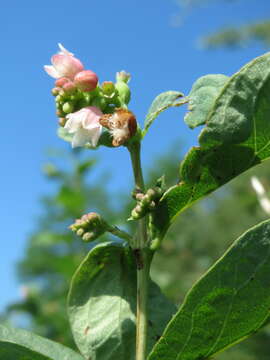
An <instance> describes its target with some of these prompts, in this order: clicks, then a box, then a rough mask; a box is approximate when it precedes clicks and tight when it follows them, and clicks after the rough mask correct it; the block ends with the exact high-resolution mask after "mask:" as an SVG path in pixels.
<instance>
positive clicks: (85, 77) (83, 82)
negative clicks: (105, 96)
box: [74, 70, 98, 91]
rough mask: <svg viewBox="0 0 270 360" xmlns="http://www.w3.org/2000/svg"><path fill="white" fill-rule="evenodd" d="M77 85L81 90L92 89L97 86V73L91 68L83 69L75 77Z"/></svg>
mask: <svg viewBox="0 0 270 360" xmlns="http://www.w3.org/2000/svg"><path fill="white" fill-rule="evenodd" d="M74 83H75V85H76V86H77V87H78V88H79V89H80V90H81V91H92V90H94V89H95V88H96V87H97V83H98V77H97V74H96V73H94V72H93V71H91V70H83V71H81V72H79V73H78V74H77V75H76V76H75V77H74Z"/></svg>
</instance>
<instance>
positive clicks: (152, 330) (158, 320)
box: [68, 243, 176, 360]
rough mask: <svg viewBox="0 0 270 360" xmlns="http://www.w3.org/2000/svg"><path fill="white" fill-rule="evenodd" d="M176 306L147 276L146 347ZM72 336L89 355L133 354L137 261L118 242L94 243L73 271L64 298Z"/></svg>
mask: <svg viewBox="0 0 270 360" xmlns="http://www.w3.org/2000/svg"><path fill="white" fill-rule="evenodd" d="M175 311H176V309H175V307H174V305H172V304H171V303H170V302H169V301H168V300H167V299H166V298H165V297H164V296H163V295H162V294H161V293H160V290H159V288H158V287H157V285H155V284H154V283H153V282H151V286H150V290H149V320H150V321H149V338H148V343H149V350H150V349H151V348H152V346H153V344H154V343H155V342H156V340H157V338H158V337H159V336H160V334H161V333H162V331H163V329H164V328H165V325H166V324H167V322H168V320H169V319H170V318H171V316H172V314H173V313H175ZM68 312H69V318H70V322H71V327H72V331H73V335H74V339H75V341H76V343H77V346H78V348H79V349H80V351H81V352H82V354H83V355H84V356H85V357H86V358H87V359H88V358H91V360H99V359H102V360H134V358H135V332H136V329H135V321H136V318H135V317H136V266H135V261H134V257H133V254H132V252H131V250H130V249H129V248H127V247H123V245H122V244H120V243H102V244H98V245H97V246H95V247H94V248H93V249H92V250H91V251H90V252H89V254H88V255H87V257H86V258H85V260H84V261H83V262H82V264H81V265H80V267H79V269H78V270H77V272H76V273H75V275H74V277H73V280H72V283H71V288H70V293H69V300H68Z"/></svg>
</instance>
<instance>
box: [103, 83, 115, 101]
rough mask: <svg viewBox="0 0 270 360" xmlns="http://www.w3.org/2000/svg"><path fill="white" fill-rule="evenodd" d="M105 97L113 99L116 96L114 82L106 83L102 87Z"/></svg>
mask: <svg viewBox="0 0 270 360" xmlns="http://www.w3.org/2000/svg"><path fill="white" fill-rule="evenodd" d="M101 89H102V91H103V94H104V96H106V97H109V98H112V97H114V95H115V85H114V83H113V82H112V81H104V82H103V83H102V85H101Z"/></svg>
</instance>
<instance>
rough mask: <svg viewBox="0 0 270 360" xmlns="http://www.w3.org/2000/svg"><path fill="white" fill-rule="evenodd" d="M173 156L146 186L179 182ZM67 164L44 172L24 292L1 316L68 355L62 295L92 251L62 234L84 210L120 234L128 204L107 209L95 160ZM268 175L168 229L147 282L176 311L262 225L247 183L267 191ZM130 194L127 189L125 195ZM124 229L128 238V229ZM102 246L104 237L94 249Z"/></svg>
mask: <svg viewBox="0 0 270 360" xmlns="http://www.w3.org/2000/svg"><path fill="white" fill-rule="evenodd" d="M180 153H181V149H180V146H179V145H178V146H176V145H175V146H174V147H173V149H172V151H169V152H168V153H167V154H165V155H164V156H163V157H162V158H159V159H157V161H156V163H155V164H154V166H153V167H152V168H150V169H148V171H146V174H147V175H146V178H147V183H148V185H150V184H153V183H154V182H155V180H156V179H157V178H158V177H160V175H162V174H161V173H160V169H162V172H163V173H165V174H166V181H167V185H168V186H170V185H173V184H175V183H176V182H177V181H179V179H178V178H177V177H178V164H179V158H180V156H178V154H180ZM62 162H63V161H62ZM69 163H70V164H69V165H71V166H69V168H68V170H62V169H61V168H60V167H59V166H57V167H56V166H55V165H54V164H47V165H46V166H45V167H44V173H45V176H47V178H48V181H50V182H54V183H55V184H54V190H53V191H52V192H51V193H50V194H49V195H46V196H44V197H43V199H42V201H41V208H42V214H41V217H40V219H39V221H38V223H37V225H36V226H35V228H34V230H33V233H32V235H31V236H30V237H29V239H28V241H27V248H26V253H25V254H24V257H23V259H22V260H21V261H20V263H19V264H18V269H17V270H18V278H19V280H20V282H21V283H22V284H24V285H23V299H22V300H21V301H18V302H17V303H14V304H10V305H9V306H8V307H7V310H6V313H5V314H4V315H5V319H6V320H9V321H11V322H14V321H15V322H16V325H18V322H19V325H20V326H23V325H24V326H27V327H28V328H30V329H31V330H33V331H34V332H36V333H38V334H40V335H43V336H46V337H49V338H51V339H53V340H56V341H58V342H61V343H63V344H66V345H69V346H71V347H75V345H74V342H73V340H72V336H71V332H70V327H69V324H68V320H67V315H66V295H67V292H68V287H69V282H70V279H71V277H72V274H73V273H74V271H75V269H76V267H77V266H78V265H79V263H80V262H81V260H82V259H83V257H84V256H85V255H86V253H87V251H88V250H89V248H90V247H91V246H93V244H85V243H82V241H81V240H80V239H79V238H77V237H76V236H74V235H73V234H72V233H71V231H69V230H68V226H69V225H70V224H71V223H72V222H73V221H74V218H77V217H80V216H81V214H82V213H85V212H88V211H91V210H95V211H98V212H99V213H101V214H102V215H103V216H104V217H105V218H106V220H108V222H109V223H111V224H114V225H119V226H121V225H122V226H123V223H124V221H125V219H126V218H127V217H128V216H129V213H130V209H131V208H132V205H134V204H133V200H132V199H131V197H129V199H127V198H126V197H125V196H124V195H123V194H121V195H120V196H119V199H120V200H119V201H120V204H118V205H119V206H117V207H116V206H114V205H113V204H114V200H115V199H116V196H117V194H111V193H109V192H108V186H107V182H108V179H109V176H108V175H107V174H106V175H104V176H100V178H97V177H96V176H95V167H96V161H95V159H94V158H90V160H85V159H82V157H81V155H80V153H73V154H71V155H70V156H69ZM157 165H158V166H157ZM64 167H65V168H67V166H64ZM269 173H270V172H269V170H268V166H267V164H263V165H261V166H258V167H256V168H255V169H252V170H251V171H249V172H247V173H245V174H243V175H242V176H240V177H239V178H238V179H236V180H234V181H233V182H231V183H229V184H228V185H227V186H225V187H223V188H221V190H219V191H218V192H216V193H215V194H213V195H211V196H210V197H208V198H207V199H206V200H204V201H201V202H198V203H197V204H196V205H195V206H193V207H192V209H189V210H188V211H186V212H184V213H183V214H182V215H181V216H180V217H179V218H178V221H176V222H175V224H174V225H173V226H172V228H171V229H170V231H169V233H168V235H167V236H166V238H165V239H164V241H163V246H162V248H161V249H160V251H159V252H158V253H157V254H156V256H155V259H154V262H153V267H152V274H151V275H152V277H153V279H154V280H155V281H156V282H158V283H159V285H160V286H161V288H162V289H163V292H164V293H165V294H166V295H167V296H168V297H170V298H171V299H172V300H173V301H174V302H175V303H177V304H180V303H181V301H182V300H183V298H184V296H185V294H186V292H187V291H188V289H189V288H190V287H191V285H192V284H193V283H194V281H196V280H197V279H198V278H199V277H200V276H201V274H202V273H204V272H205V271H206V270H207V269H208V267H209V266H210V265H211V264H212V263H213V262H214V261H215V260H216V259H217V258H218V257H219V256H220V255H221V254H222V253H223V252H224V251H225V249H226V248H227V247H228V246H229V245H230V243H231V242H232V241H233V240H234V239H235V238H236V237H238V236H239V235H240V234H241V233H242V232H244V231H245V230H246V229H247V228H249V227H250V226H252V225H255V224H257V223H258V222H260V221H261V220H263V219H265V218H266V216H265V214H264V213H263V211H262V210H261V208H260V207H259V205H258V202H257V199H256V195H255V193H254V191H253V190H252V188H251V185H250V176H251V174H256V175H257V176H259V178H260V180H262V182H263V183H265V184H267V183H268V178H269ZM131 179H132V177H131V176H130V180H131ZM132 186H133V185H132V183H130V187H129V188H130V191H131V190H132ZM128 226H130V229H129V230H130V231H132V222H129V225H128ZM106 239H107V235H106V236H103V237H102V239H101V241H104V240H106ZM25 319H27V321H25ZM269 340H270V332H269V330H268V329H267V327H266V328H265V329H264V330H263V331H261V332H260V333H259V334H258V335H256V336H254V337H253V338H251V339H250V340H247V341H245V342H244V343H242V344H240V345H237V346H235V347H233V348H231V349H229V350H228V351H226V352H225V353H223V354H222V355H220V356H218V357H217V359H220V360H229V359H230V360H236V359H237V360H255V359H260V360H266V359H269V350H268V343H269Z"/></svg>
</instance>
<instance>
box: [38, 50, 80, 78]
mask: <svg viewBox="0 0 270 360" xmlns="http://www.w3.org/2000/svg"><path fill="white" fill-rule="evenodd" d="M58 46H59V48H60V51H59V53H58V54H56V55H53V56H52V58H51V62H52V65H45V66H44V70H45V71H46V72H47V74H49V75H50V76H52V77H53V78H55V79H59V78H61V77H66V78H69V79H71V80H73V78H74V76H75V75H76V74H77V73H79V72H80V71H82V70H83V69H84V67H83V64H82V63H81V62H80V60H79V59H77V58H75V57H74V55H73V54H72V53H71V52H69V51H68V50H66V49H65V48H64V47H63V45H61V44H58Z"/></svg>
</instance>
